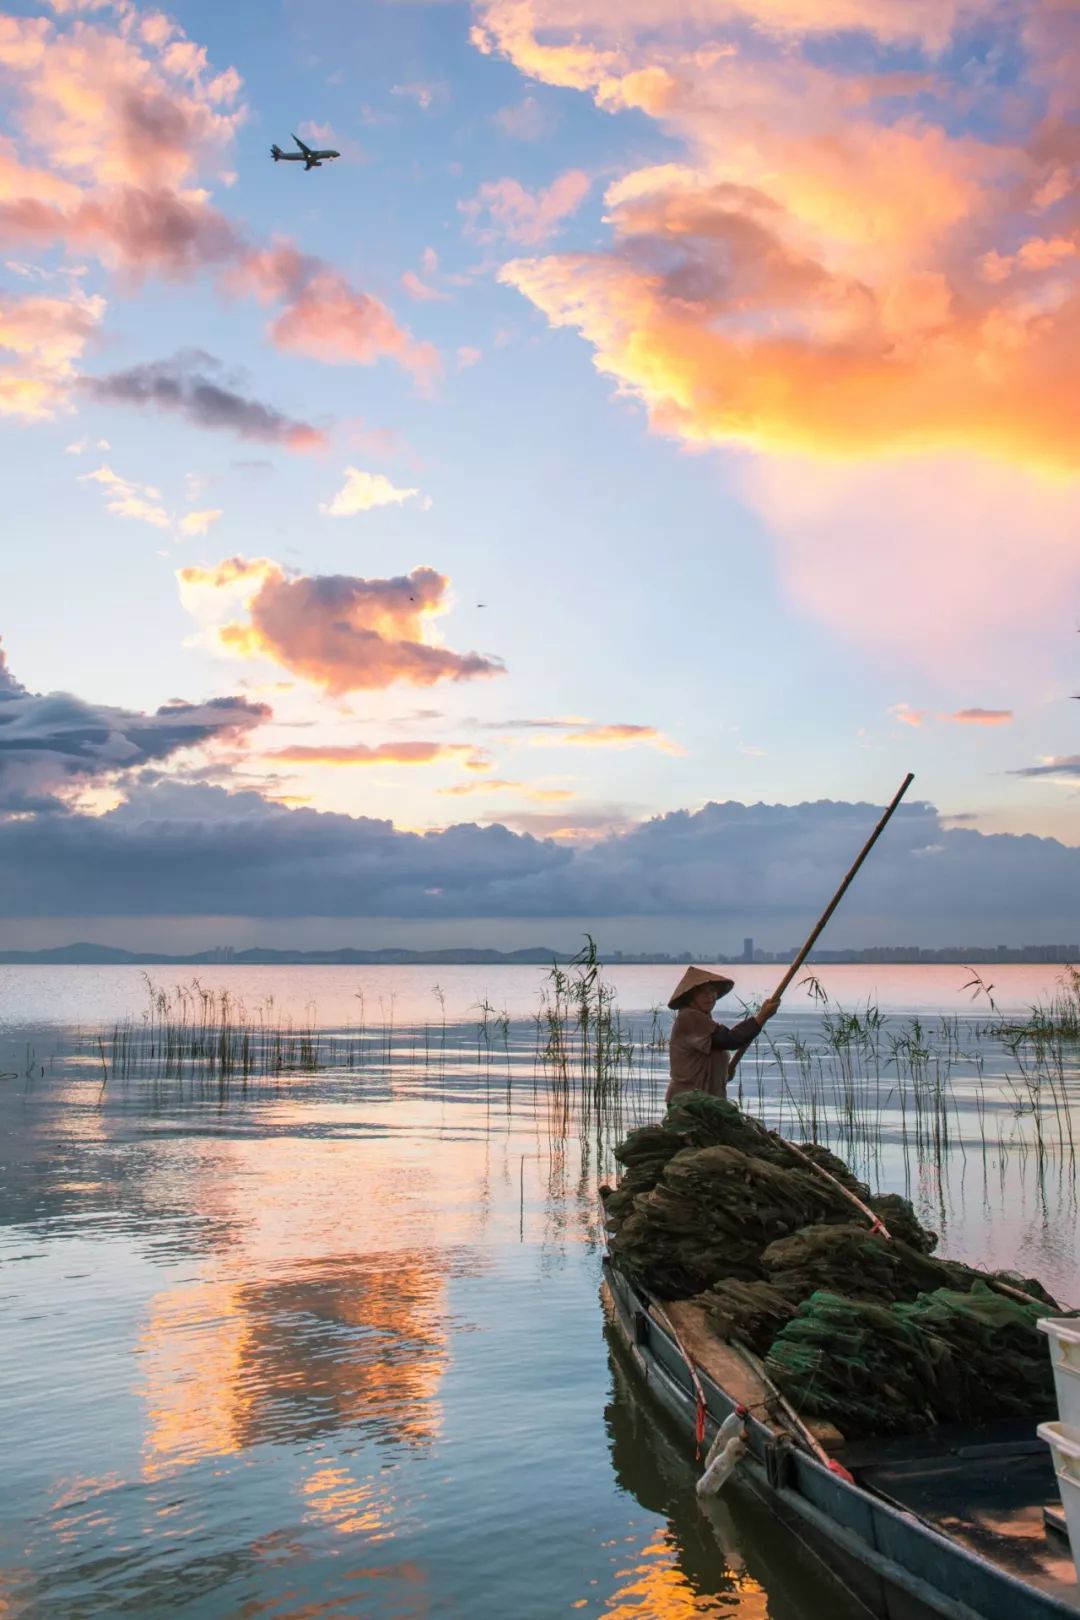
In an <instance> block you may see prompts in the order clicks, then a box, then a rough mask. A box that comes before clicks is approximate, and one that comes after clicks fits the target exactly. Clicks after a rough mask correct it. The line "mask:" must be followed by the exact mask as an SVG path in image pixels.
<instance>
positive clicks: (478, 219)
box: [458, 169, 590, 247]
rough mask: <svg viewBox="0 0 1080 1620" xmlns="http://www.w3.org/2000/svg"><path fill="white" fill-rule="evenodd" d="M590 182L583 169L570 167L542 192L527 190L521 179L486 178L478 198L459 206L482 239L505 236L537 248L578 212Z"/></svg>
mask: <svg viewBox="0 0 1080 1620" xmlns="http://www.w3.org/2000/svg"><path fill="white" fill-rule="evenodd" d="M589 185H590V181H589V177H588V175H587V174H585V173H583V171H582V170H581V169H568V170H567V171H566V173H565V174H560V175H559V176H558V178H557V179H555V180H553V181H552V183H551V185H550V186H546V187H544V188H543V189H541V190H539V191H528V190H526V188H525V187H524V186H523V185H522V184H521V182H520V180H510V179H502V180H486V181H485V182H484V184H483V185H482V186H481V187H480V189H479V191H478V192H477V193H476V196H475V197H471V198H469V200H468V201H467V202H463V203H459V204H458V207H459V208H460V210H461V212H462V213H463V214H464V215H465V219H466V222H467V224H466V228H467V229H468V230H469V232H470V234H471V235H473V236H475V237H476V238H477V240H478V241H481V242H494V241H497V240H499V239H500V238H505V239H506V240H507V241H511V242H520V243H521V244H522V245H523V246H526V247H536V246H537V245H538V244H540V243H541V242H546V241H547V240H548V238H549V237H552V236H554V235H555V233H556V232H557V231H558V229H559V227H560V226H561V225H562V223H563V221H564V220H566V219H568V218H569V217H570V215H571V214H575V213H576V212H577V210H578V209H579V208H580V207H581V204H582V203H583V202H584V200H585V198H586V196H587V195H588V192H589Z"/></svg>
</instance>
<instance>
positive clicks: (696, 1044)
mask: <svg viewBox="0 0 1080 1620" xmlns="http://www.w3.org/2000/svg"><path fill="white" fill-rule="evenodd" d="M760 1033H761V1025H760V1024H759V1023H758V1021H757V1019H756V1018H744V1019H743V1020H742V1022H741V1023H739V1024H733V1025H732V1027H731V1028H730V1029H729V1028H728V1027H727V1025H726V1024H717V1023H716V1022H714V1020H713V1019H712V1018H710V1016H709V1014H708V1013H707V1012H702V1010H701V1008H700V1007H680V1008H679V1010H678V1012H677V1013H676V1014H675V1022H674V1024H673V1025H672V1026H671V1045H670V1052H671V1080H670V1082H669V1084H668V1088H667V1095H666V1096H665V1098H664V1101H665V1102H668V1103H669V1102H671V1101H672V1099H673V1098H675V1097H681V1096H682V1094H683V1092H684V1091H707V1092H709V1093H710V1094H711V1095H712V1096H714V1097H723V1096H724V1095H725V1093H726V1091H727V1075H728V1057H727V1054H728V1053H729V1052H734V1051H736V1050H737V1049H738V1048H739V1047H740V1046H746V1045H748V1044H749V1042H750V1041H752V1040H753V1039H754V1037H755V1035H760Z"/></svg>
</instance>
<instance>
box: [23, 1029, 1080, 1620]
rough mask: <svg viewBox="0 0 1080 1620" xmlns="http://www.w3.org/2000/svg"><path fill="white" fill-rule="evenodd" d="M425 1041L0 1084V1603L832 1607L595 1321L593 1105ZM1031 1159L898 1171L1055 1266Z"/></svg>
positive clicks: (989, 1249)
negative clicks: (914, 1175)
mask: <svg viewBox="0 0 1080 1620" xmlns="http://www.w3.org/2000/svg"><path fill="white" fill-rule="evenodd" d="M21 1038H22V1037H20V1039H21ZM41 1044H42V1047H44V1038H42V1041H41ZM422 1052H423V1041H422V1040H421V1039H420V1038H419V1037H417V1038H416V1039H415V1040H414V1041H413V1043H412V1045H410V1038H409V1036H408V1035H407V1034H401V1036H400V1044H399V1046H398V1049H397V1054H396V1057H395V1062H394V1065H393V1072H392V1073H390V1074H388V1073H385V1072H382V1071H379V1070H376V1069H372V1070H371V1071H370V1072H349V1071H346V1070H340V1071H335V1070H332V1069H322V1070H320V1071H318V1072H315V1073H310V1074H304V1075H296V1076H289V1077H284V1078H282V1079H280V1080H262V1079H260V1078H258V1077H255V1079H254V1080H253V1081H252V1083H251V1084H250V1085H249V1086H243V1087H234V1088H231V1089H230V1088H220V1087H215V1086H206V1085H200V1084H197V1083H195V1082H194V1081H184V1082H176V1083H171V1082H170V1083H169V1084H163V1083H162V1082H161V1081H160V1079H158V1080H155V1082H154V1083H153V1084H149V1083H147V1082H144V1081H143V1080H141V1079H140V1078H139V1076H137V1075H136V1076H134V1077H132V1078H130V1079H129V1080H125V1081H124V1082H122V1083H118V1082H115V1081H113V1080H110V1082H109V1084H108V1085H106V1086H102V1084H101V1075H100V1065H98V1067H97V1068H96V1069H95V1064H94V1061H93V1054H91V1057H90V1059H88V1060H86V1061H83V1060H81V1059H79V1058H78V1057H77V1056H73V1055H72V1050H71V1049H69V1050H66V1051H60V1052H59V1053H58V1055H57V1057H56V1060H55V1062H53V1064H52V1066H51V1067H50V1068H47V1070H46V1073H45V1074H44V1075H35V1077H34V1078H33V1080H32V1081H30V1080H27V1081H26V1082H25V1083H24V1082H22V1081H20V1083H19V1084H18V1085H17V1086H14V1085H9V1086H8V1087H7V1088H6V1089H4V1090H2V1091H0V1133H2V1139H3V1140H4V1141H5V1142H6V1143H7V1144H9V1148H8V1151H7V1154H6V1162H5V1164H4V1174H3V1181H2V1185H0V1260H2V1262H3V1270H2V1273H0V1294H2V1301H0V1303H2V1305H3V1309H4V1312H5V1325H6V1327H7V1329H8V1331H7V1332H6V1333H5V1335H4V1336H3V1338H2V1339H0V1411H2V1415H3V1421H4V1433H5V1438H6V1440H7V1445H6V1448H5V1453H4V1457H3V1459H2V1460H0V1620H9V1617H11V1620H14V1617H18V1620H98V1617H106V1616H107V1617H110V1620H111V1617H112V1616H114V1615H116V1616H123V1615H133V1616H137V1617H138V1620H156V1617H157V1616H162V1617H164V1616H169V1617H170V1620H172V1617H173V1616H179V1617H181V1620H185V1617H188V1620H236V1617H242V1620H255V1617H260V1620H261V1617H270V1620H301V1617H305V1620H329V1617H341V1620H356V1617H358V1616H362V1617H363V1620H369V1617H370V1620H428V1617H431V1620H478V1617H480V1616H484V1615H488V1614H490V1615H497V1616H499V1617H500V1620H502V1617H504V1616H512V1617H513V1620H551V1617H552V1616H555V1615H558V1614H567V1615H571V1614H573V1615H577V1614H584V1615H588V1616H593V1617H605V1620H631V1617H633V1620H716V1617H718V1616H721V1615H723V1616H735V1617H737V1620H766V1617H768V1620H811V1617H812V1616H814V1617H816V1616H817V1615H820V1614H821V1613H824V1612H829V1613H830V1614H831V1615H836V1616H837V1620H841V1611H840V1610H839V1609H838V1608H837V1607H836V1604H835V1601H834V1599H833V1596H832V1593H831V1589H828V1588H823V1587H822V1584H821V1582H822V1577H821V1571H820V1570H819V1569H816V1568H814V1567H808V1566H807V1565H805V1564H804V1563H802V1562H801V1561H800V1557H799V1555H798V1554H797V1551H796V1550H795V1549H793V1548H792V1547H791V1546H790V1545H789V1544H788V1543H787V1542H786V1541H785V1540H784V1539H783V1538H778V1537H777V1536H776V1533H775V1526H774V1525H773V1524H772V1523H771V1522H768V1521H766V1522H762V1520H761V1519H760V1518H759V1517H757V1516H755V1514H754V1513H753V1512H752V1511H750V1510H749V1509H747V1508H745V1507H744V1506H741V1505H739V1504H738V1503H737V1502H736V1501H732V1502H728V1501H726V1500H724V1501H721V1502H719V1503H713V1504H709V1505H707V1506H706V1507H705V1508H703V1507H702V1506H701V1504H699V1503H698V1501H697V1498H696V1497H695V1495H694V1491H693V1477H694V1471H693V1465H692V1463H691V1462H690V1461H688V1459H687V1458H686V1457H685V1455H684V1453H683V1452H682V1450H681V1449H680V1448H679V1447H678V1446H676V1445H674V1444H673V1443H672V1441H671V1439H670V1437H668V1436H666V1433H665V1431H664V1429H663V1426H662V1425H658V1424H657V1422H656V1421H655V1416H654V1414H653V1413H652V1412H651V1411H650V1410H649V1409H648V1408H646V1407H645V1406H643V1405H642V1402H641V1400H640V1398H639V1395H638V1394H637V1393H636V1391H635V1389H634V1387H633V1386H632V1385H631V1384H630V1383H629V1382H628V1381H627V1379H626V1377H625V1374H624V1372H623V1370H622V1368H621V1365H620V1363H619V1360H618V1357H617V1356H616V1355H614V1353H613V1351H612V1350H611V1347H610V1346H609V1345H608V1344H607V1343H606V1342H605V1337H604V1331H603V1324H602V1314H601V1311H600V1308H599V1302H598V1297H597V1291H598V1284H599V1262H600V1254H601V1251H602V1234H601V1231H600V1226H599V1217H598V1205H597V1197H596V1187H597V1181H598V1179H599V1176H598V1172H599V1171H600V1169H601V1166H602V1162H603V1160H604V1155H605V1153H606V1152H607V1151H608V1148H609V1146H610V1140H611V1135H610V1132H611V1130H612V1129H613V1128H614V1127H613V1126H612V1125H611V1122H610V1121H609V1122H605V1121H602V1120H600V1119H599V1118H597V1117H594V1116H590V1117H589V1118H588V1119H587V1120H583V1119H580V1118H578V1117H577V1116H576V1114H575V1112H574V1108H573V1106H572V1102H571V1101H570V1100H568V1099H567V1097H565V1096H555V1095H553V1093H552V1092H551V1090H550V1089H549V1088H548V1086H547V1085H546V1082H545V1080H544V1076H543V1074H542V1072H539V1071H537V1070H536V1069H535V1067H532V1066H529V1065H526V1066H524V1067H523V1068H521V1069H520V1070H519V1071H518V1072H517V1074H516V1075H515V1078H514V1081H513V1084H512V1085H510V1084H508V1083H507V1080H506V1075H505V1073H504V1071H503V1070H502V1069H501V1068H500V1066H499V1063H498V1062H496V1061H492V1062H490V1063H481V1062H480V1061H478V1060H476V1058H475V1045H474V1044H472V1042H471V1040H470V1038H469V1037H468V1036H466V1038H465V1039H464V1040H463V1042H462V1043H461V1047H460V1049H459V1051H458V1052H457V1055H456V1056H455V1058H454V1061H453V1063H452V1064H448V1065H446V1066H445V1067H442V1066H437V1065H433V1064H431V1063H430V1062H428V1063H426V1064H425V1063H422V1062H420V1061H419V1060H418V1059H417V1058H415V1057H414V1053H422ZM621 1128H625V1120H624V1122H623V1126H622V1127H621ZM605 1132H607V1133H608V1134H607V1135H606V1136H605ZM1018 1165H1019V1160H1018V1158H1017V1156H1016V1155H1015V1154H1014V1155H1012V1156H1004V1157H1002V1158H1001V1159H1000V1160H998V1159H993V1158H991V1159H990V1160H987V1161H985V1162H984V1160H983V1159H982V1158H981V1157H980V1156H979V1155H977V1154H975V1153H973V1152H969V1153H968V1155H967V1157H966V1160H965V1159H964V1158H963V1157H958V1158H957V1159H956V1160H955V1161H954V1162H953V1164H952V1166H951V1167H950V1165H945V1166H943V1167H941V1168H940V1170H935V1171H933V1172H932V1173H931V1172H923V1171H921V1170H920V1172H919V1178H918V1179H916V1180H914V1181H913V1183H912V1185H911V1187H910V1191H911V1192H912V1194H913V1196H915V1197H916V1198H917V1199H918V1201H919V1203H920V1207H921V1208H922V1209H923V1211H924V1213H926V1214H927V1215H928V1216H929V1217H932V1218H933V1220H934V1221H937V1220H940V1221H941V1222H942V1223H943V1225H944V1227H945V1229H946V1230H947V1232H948V1234H949V1239H948V1240H949V1244H950V1247H951V1248H952V1250H953V1252H959V1253H964V1252H966V1251H967V1252H972V1253H973V1254H974V1256H975V1257H976V1258H980V1257H984V1256H986V1255H988V1254H989V1253H993V1254H995V1255H1000V1256H1002V1257H1004V1258H1011V1259H1013V1260H1017V1261H1019V1262H1021V1263H1023V1264H1024V1265H1025V1267H1026V1268H1027V1269H1028V1270H1030V1271H1036V1272H1039V1271H1042V1272H1043V1273H1044V1274H1046V1275H1048V1276H1052V1275H1053V1270H1054V1269H1056V1270H1058V1271H1061V1269H1062V1267H1064V1266H1066V1265H1067V1263H1068V1255H1069V1253H1071V1244H1072V1242H1073V1241H1074V1237H1075V1198H1074V1197H1073V1195H1072V1193H1071V1190H1070V1183H1069V1178H1068V1177H1067V1176H1065V1175H1064V1167H1063V1166H1062V1165H1061V1164H1060V1163H1057V1164H1053V1163H1052V1164H1048V1165H1047V1166H1046V1167H1045V1174H1044V1175H1043V1177H1042V1179H1041V1181H1039V1182H1037V1183H1036V1182H1031V1181H1028V1182H1025V1181H1024V1180H1023V1178H1022V1176H1019V1175H1018ZM885 1169H886V1170H889V1166H888V1165H886V1166H885ZM890 1173H892V1172H891V1171H890ZM898 1190H903V1183H899V1184H898ZM1070 1223H1072V1224H1070ZM823 1594H824V1595H823ZM830 1605H831V1606H830Z"/></svg>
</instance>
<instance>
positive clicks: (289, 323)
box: [226, 242, 440, 382]
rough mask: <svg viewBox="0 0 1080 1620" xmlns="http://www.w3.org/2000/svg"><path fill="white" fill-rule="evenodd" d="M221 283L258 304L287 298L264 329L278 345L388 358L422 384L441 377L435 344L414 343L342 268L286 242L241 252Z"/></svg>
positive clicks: (332, 361) (340, 359)
mask: <svg viewBox="0 0 1080 1620" xmlns="http://www.w3.org/2000/svg"><path fill="white" fill-rule="evenodd" d="M226 283H227V286H228V287H229V288H230V289H231V290H232V291H234V292H248V293H254V295H255V296H256V297H257V298H259V299H260V300H261V301H262V302H270V301H277V300H283V301H284V308H283V309H282V310H281V312H280V314H278V315H277V316H275V318H274V319H273V320H272V321H271V323H270V327H269V334H270V338H271V340H272V341H273V342H274V343H275V344H276V346H277V347H278V348H279V349H289V350H292V351H294V352H296V353H298V354H306V355H310V356H311V357H312V358H314V359H316V360H322V361H324V362H326V363H327V364H329V365H350V364H351V365H373V364H374V363H375V361H377V360H380V359H382V358H387V357H388V358H390V359H393V360H396V361H397V362H398V363H399V364H400V365H402V366H404V367H405V368H406V369H407V370H409V371H411V372H412V373H413V374H414V376H416V377H418V378H419V379H421V380H422V381H425V382H430V381H431V380H432V379H433V378H434V377H435V376H437V375H438V372H439V366H440V362H439V356H438V351H437V350H436V349H435V347H434V346H433V345H432V344H430V343H422V342H418V341H417V340H416V339H415V338H414V337H413V336H412V334H411V333H410V332H409V331H408V329H407V328H405V327H403V326H400V325H399V324H398V322H397V321H396V320H395V318H394V316H393V315H392V313H391V312H390V310H389V309H388V308H387V306H386V305H385V304H384V303H383V302H382V301H381V300H380V299H378V298H375V297H373V296H372V295H371V294H369V293H365V292H362V291H360V290H359V289H358V288H355V287H353V286H351V284H350V283H349V281H348V280H347V279H346V277H345V276H344V275H342V274H341V272H340V271H337V270H334V269H332V268H331V267H330V266H329V265H327V264H325V263H324V262H323V261H322V260H321V259H316V258H313V257H311V256H310V255H308V254H305V253H301V252H300V250H299V249H298V248H297V247H296V246H295V244H293V243H291V242H279V243H276V244H275V245H274V246H272V247H269V248H257V249H254V250H253V251H252V252H250V253H248V254H245V255H244V257H243V258H242V259H241V260H240V262H239V263H238V265H237V266H236V267H235V269H233V270H232V271H230V272H229V274H228V276H227V278H226Z"/></svg>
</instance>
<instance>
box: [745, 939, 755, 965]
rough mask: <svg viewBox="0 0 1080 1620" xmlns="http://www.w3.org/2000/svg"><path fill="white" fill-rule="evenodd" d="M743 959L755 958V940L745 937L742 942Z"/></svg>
mask: <svg viewBox="0 0 1080 1620" xmlns="http://www.w3.org/2000/svg"><path fill="white" fill-rule="evenodd" d="M742 959H743V961H744V962H752V961H753V960H754V942H753V940H752V939H750V938H747V939H744V940H743V942H742Z"/></svg>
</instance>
